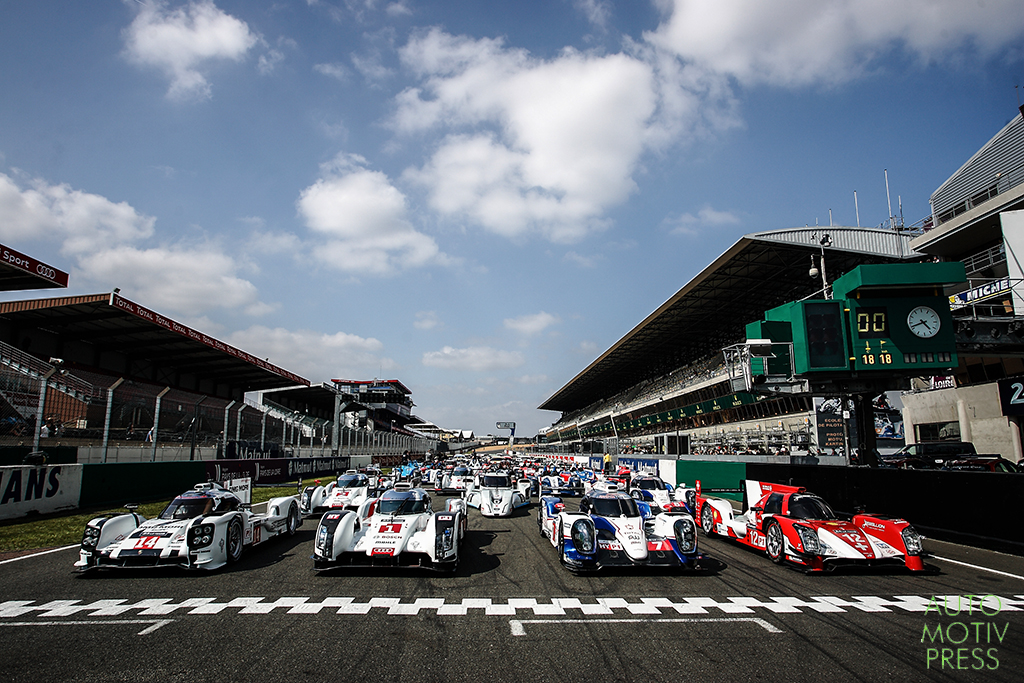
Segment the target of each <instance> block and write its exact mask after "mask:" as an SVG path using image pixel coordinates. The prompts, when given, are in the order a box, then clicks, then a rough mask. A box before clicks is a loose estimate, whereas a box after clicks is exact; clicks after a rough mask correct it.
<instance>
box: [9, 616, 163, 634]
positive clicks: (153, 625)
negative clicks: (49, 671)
mask: <svg viewBox="0 0 1024 683" xmlns="http://www.w3.org/2000/svg"><path fill="white" fill-rule="evenodd" d="M173 623H174V619H99V620H96V621H6V622H3V621H0V626H105V625H107V624H149V626H148V627H146V628H144V629H142V630H141V631H139V632H138V634H137V635H140V636H145V635H148V634H150V633H152V632H153V631H155V630H157V629H158V628H160V627H161V626H166V625H167V624H173Z"/></svg>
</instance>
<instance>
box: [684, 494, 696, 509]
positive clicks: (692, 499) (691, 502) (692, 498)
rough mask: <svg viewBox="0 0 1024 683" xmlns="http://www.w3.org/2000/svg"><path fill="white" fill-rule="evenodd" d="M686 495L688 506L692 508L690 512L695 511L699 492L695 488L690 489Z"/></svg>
mask: <svg viewBox="0 0 1024 683" xmlns="http://www.w3.org/2000/svg"><path fill="white" fill-rule="evenodd" d="M685 497H686V506H687V507H688V508H690V512H693V511H695V510H696V509H697V492H696V491H694V490H693V489H690V490H689V491H687V492H686V496H685Z"/></svg>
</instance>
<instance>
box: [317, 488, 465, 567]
mask: <svg viewBox="0 0 1024 683" xmlns="http://www.w3.org/2000/svg"><path fill="white" fill-rule="evenodd" d="M465 533H466V503H465V501H463V500H462V499H459V498H451V499H449V500H448V501H447V505H446V509H445V511H444V512H434V511H433V510H432V509H431V502H430V496H429V495H427V492H426V491H424V490H423V489H418V488H413V487H412V485H411V484H409V483H408V482H399V483H397V484H395V488H393V489H391V490H390V491H386V492H385V493H384V495H382V496H381V497H380V498H376V499H373V500H369V501H366V502H365V503H363V505H361V506H360V508H359V510H358V511H355V512H353V511H352V510H341V511H337V512H335V511H331V512H325V513H324V516H323V517H321V518H320V524H319V525H318V526H317V529H316V536H315V537H314V542H313V569H316V570H323V569H333V568H335V567H422V568H424V569H432V570H434V571H442V572H452V571H455V566H456V565H457V564H458V561H459V549H460V547H461V545H462V538H463V536H464V535H465Z"/></svg>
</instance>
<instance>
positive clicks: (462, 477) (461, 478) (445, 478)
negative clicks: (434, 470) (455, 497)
mask: <svg viewBox="0 0 1024 683" xmlns="http://www.w3.org/2000/svg"><path fill="white" fill-rule="evenodd" d="M472 481H473V473H472V472H470V471H469V468H468V467H466V466H465V465H456V466H455V467H454V468H452V469H450V470H445V472H444V474H442V475H438V477H437V478H436V479H435V480H434V491H435V493H452V492H455V493H462V492H463V491H465V490H466V487H467V486H468V485H469V484H470V483H471V482H472Z"/></svg>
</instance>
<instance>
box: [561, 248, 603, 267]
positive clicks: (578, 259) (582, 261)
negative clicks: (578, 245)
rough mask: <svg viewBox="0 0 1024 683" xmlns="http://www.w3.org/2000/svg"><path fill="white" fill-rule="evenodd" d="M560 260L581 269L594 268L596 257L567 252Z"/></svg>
mask: <svg viewBox="0 0 1024 683" xmlns="http://www.w3.org/2000/svg"><path fill="white" fill-rule="evenodd" d="M562 260H563V261H569V262H570V263H575V264H576V265H578V266H580V267H581V268H596V267H597V262H598V257H596V256H584V255H583V254H578V253H576V252H575V251H568V252H566V253H565V256H563V257H562Z"/></svg>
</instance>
